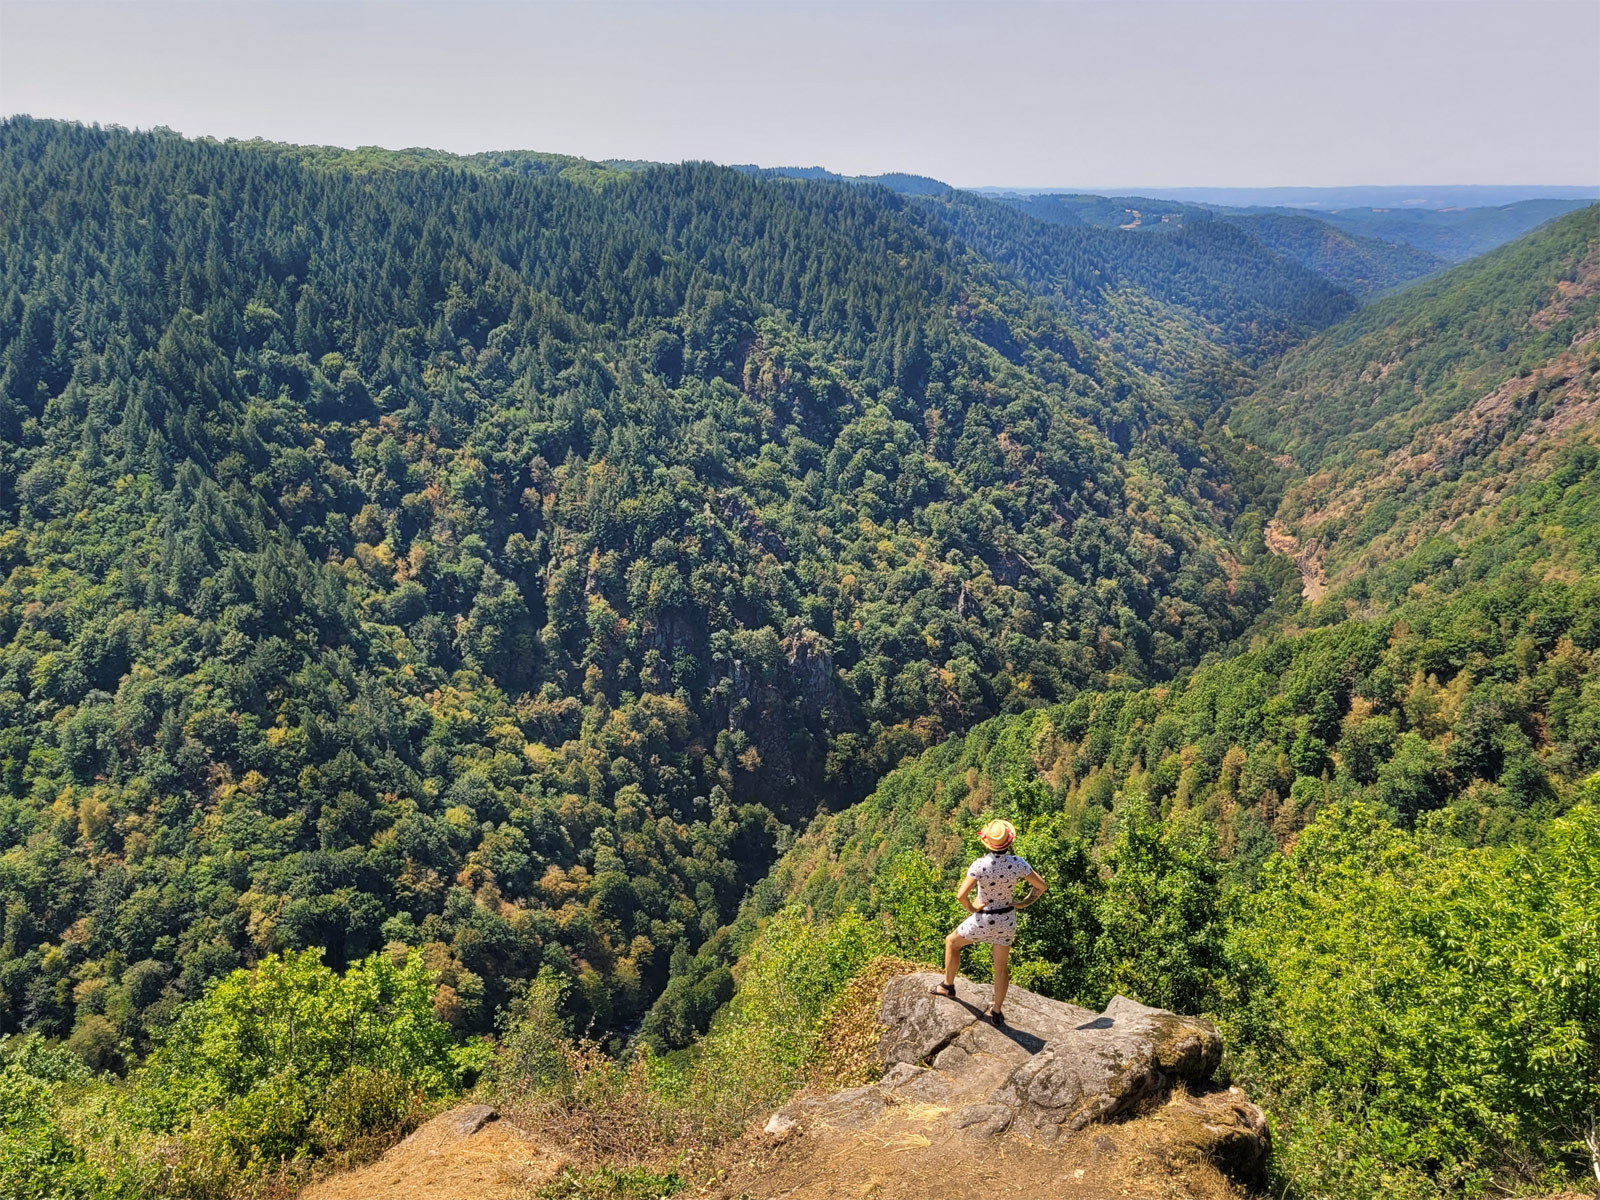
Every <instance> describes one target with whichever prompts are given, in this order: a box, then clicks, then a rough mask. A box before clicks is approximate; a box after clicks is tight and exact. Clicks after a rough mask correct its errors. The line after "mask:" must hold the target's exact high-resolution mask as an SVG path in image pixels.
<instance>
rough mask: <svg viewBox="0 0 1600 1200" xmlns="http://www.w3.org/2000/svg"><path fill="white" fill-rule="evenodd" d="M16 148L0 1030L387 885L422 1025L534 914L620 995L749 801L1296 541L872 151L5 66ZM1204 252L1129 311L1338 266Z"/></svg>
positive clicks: (1239, 342)
mask: <svg viewBox="0 0 1600 1200" xmlns="http://www.w3.org/2000/svg"><path fill="white" fill-rule="evenodd" d="M0 161H3V163H4V170H3V171H0V213H3V217H0V220H3V222H4V226H3V228H4V238H3V241H0V246H3V250H0V253H3V260H0V297H3V298H0V342H3V344H4V346H5V350H4V354H3V359H0V395H3V400H0V464H3V466H0V514H3V519H4V532H3V533H0V571H3V580H4V582H3V584H0V727H3V732H0V787H3V799H0V845H3V847H4V853H3V857H0V892H3V894H4V903H5V906H6V908H5V912H6V917H5V931H4V938H3V941H0V1028H4V1029H6V1030H17V1029H31V1030H38V1031H41V1032H44V1033H48V1034H51V1035H59V1036H67V1035H73V1036H80V1037H81V1038H83V1039H88V1040H94V1039H98V1040H99V1042H102V1043H105V1044H107V1045H112V1046H115V1045H119V1044H121V1040H122V1039H132V1041H131V1044H132V1045H133V1046H134V1047H135V1048H138V1047H142V1046H143V1045H144V1044H145V1039H146V1038H147V1037H148V1036H149V1035H150V1034H151V1033H152V1032H153V1031H154V1030H156V1029H158V1028H159V1027H160V1026H161V1025H162V1023H163V1022H164V1021H165V1020H166V1019H167V1016H168V1015H169V1014H170V1013H171V1011H172V1008H173V1006H174V1005H175V1004H178V1003H180V1002H181V1001H183V1000H186V999H192V998H194V997H197V996H198V995H199V994H200V991H201V989H202V986H203V984H204V983H205V981H206V980H207V979H209V978H213V977H215V976H217V975H218V974H219V973H222V972H225V971H227V970H229V969H231V968H233V967H235V966H238V965H240V964H244V963H249V962H251V961H253V960H254V959H255V958H257V957H258V956H260V955H262V954H265V953H267V952H268V951H271V950H274V949H279V948H283V949H297V948H300V947H312V946H316V947H324V948H325V949H326V950H327V954H328V960H329V961H330V962H331V963H332V964H334V965H336V966H337V965H342V964H343V963H345V962H347V961H353V960H355V959H357V958H359V957H360V956H361V955H363V954H365V953H367V952H368V951H370V950H373V949H376V948H378V947H381V946H382V945H384V944H385V943H388V942H396V941H398V942H405V943H409V944H412V945H416V946H420V947H421V948H422V949H423V952H424V954H425V957H426V959H427V962H428V965H429V966H430V968H432V969H433V970H435V971H437V972H439V975H440V978H441V980H442V982H443V987H444V989H445V990H444V991H443V992H441V1001H440V1004H441V1012H444V1013H446V1014H447V1016H448V1017H449V1019H450V1020H451V1021H452V1022H454V1023H455V1024H457V1025H458V1027H460V1028H463V1029H483V1028H486V1027H487V1026H488V1025H489V1023H490V1022H491V1020H492V1019H493V1014H494V1012H495V1009H496V1007H497V1006H498V1005H499V1004H500V1003H501V1002H502V1001H503V1000H504V998H505V996H506V994H507V993H506V987H507V986H508V981H510V980H514V979H518V978H522V977H525V976H526V975H528V974H529V973H530V972H532V971H533V970H535V969H537V968H538V967H539V966H540V965H541V964H548V965H551V966H553V967H554V968H556V969H558V970H559V971H561V972H563V973H565V974H566V975H568V976H569V977H570V978H571V979H572V981H573V982H574V985H575V986H574V989H573V992H572V996H573V1000H572V1003H573V1005H574V1006H575V1009H576V1011H578V1012H579V1013H580V1014H581V1017H582V1020H584V1021H593V1022H595V1028H597V1029H605V1028H610V1027H613V1026H614V1025H615V1024H617V1023H620V1022H622V1021H624V1020H626V1019H627V1016H628V1014H629V1013H631V1012H635V1011H637V1010H638V1009H640V1008H641V1007H642V1006H644V1005H646V1004H648V1003H649V1001H650V999H651V998H652V997H653V996H654V994H655V993H656V991H657V990H658V989H659V987H660V985H661V982H662V980H663V979H664V978H665V975H666V972H667V966H668V959H669V956H670V955H671V954H672V952H673V950H674V948H675V947H676V946H678V945H679V944H680V943H684V944H686V945H687V946H688V947H690V948H693V947H694V946H697V945H698V944H699V942H700V940H701V939H702V938H703V937H705V936H706V935H708V934H709V933H711V932H712V931H714V930H715V929H716V928H717V927H718V926H720V925H721V924H723V923H724V922H725V921H727V920H728V919H729V918H730V917H731V916H732V914H733V912H734V910H735V907H736V905H737V904H738V902H739V899H740V897H741V896H742V895H743V893H744V891H745V889H746V888H747V887H749V885H750V884H752V883H753V882H754V881H755V880H756V879H758V878H759V877H760V876H761V874H762V873H763V872H764V870H765V868H766V866H767V865H768V864H769V863H770V862H771V860H772V858H773V856H774V854H775V852H776V849H777V847H778V845H779V843H780V838H781V836H782V835H781V832H780V830H781V826H782V825H783V824H784V823H788V822H793V821H797V820H802V819H804V818H805V817H807V816H808V815H809V814H810V813H811V812H812V811H814V810H815V808H816V807H817V806H818V805H819V804H823V803H827V804H828V805H830V806H832V807H839V806H841V805H842V804H844V803H847V802H848V801H850V800H853V799H855V798H857V797H859V796H860V795H862V794H864V793H865V792H866V791H867V790H868V789H869V788H870V787H871V785H872V783H873V781H874V780H875V779H876V777H877V776H878V775H879V774H880V773H881V772H882V771H883V770H885V769H887V768H888V767H890V766H893V765H894V764H895V763H896V762H898V761H899V760H900V759H901V758H902V757H903V756H904V755H906V754H908V753H914V752H916V751H919V750H921V749H923V748H925V747H927V746H930V745H932V744H934V743H936V742H938V741H940V740H942V739H943V738H944V737H946V736H948V735H949V734H950V733H953V732H958V731H960V730H962V729H964V728H966V727H968V726H970V725H971V724H973V723H975V722H977V721H980V720H983V719H985V718H987V717H989V716H991V715H994V714H996V713H1000V712H1004V711H1009V710H1013V709H1017V708H1022V707H1026V706H1028V705H1031V704H1034V703H1038V702H1041V701H1050V700H1053V699H1060V698H1064V697H1067V696H1071V695H1073V694H1075V693H1076V692H1077V690H1079V689H1081V688H1085V687H1098V686H1104V685H1106V684H1107V683H1120V682H1134V681H1154V680H1158V679H1164V678H1167V677H1170V676H1172V675H1173V674H1174V673H1175V672H1178V671H1180V670H1182V669H1183V668H1184V667H1185V666H1186V665H1188V664H1190V663H1193V662H1194V661H1196V660H1197V659H1198V658H1199V657H1200V656H1202V655H1204V654H1206V653H1208V652H1211V651H1216V650H1220V649H1221V648H1222V647H1224V646H1226V645H1227V644H1228V643H1229V640H1230V639H1231V638H1233V637H1234V636H1235V635H1236V634H1238V633H1239V632H1240V631H1242V630H1243V629H1244V628H1246V627H1247V626H1248V625H1249V623H1250V622H1251V621H1252V620H1253V619H1254V618H1255V617H1256V616H1257V615H1258V614H1259V613H1260V612H1261V611H1262V610H1263V608H1264V606H1266V605H1267V604H1268V603H1270V602H1271V600H1272V598H1273V595H1274V594H1275V593H1276V592H1277V591H1278V590H1279V584H1280V583H1281V581H1282V578H1283V571H1282V570H1281V566H1280V565H1279V564H1277V563H1276V561H1275V560H1268V559H1265V558H1259V557H1252V561H1251V563H1244V562H1241V561H1240V560H1239V558H1238V557H1237V556H1236V555H1235V553H1234V552H1233V550H1232V549H1231V548H1230V546H1229V544H1228V542H1227V526H1228V523H1229V522H1230V521H1231V520H1232V517H1233V515H1234V509H1235V504H1236V502H1235V500H1234V499H1233V498H1232V496H1231V495H1230V493H1229V491H1228V489H1227V488H1226V487H1225V486H1223V485H1222V484H1221V482H1220V481H1219V472H1218V471H1217V470H1216V469H1215V468H1214V466H1213V464H1212V462H1211V452H1210V451H1209V450H1208V449H1207V446H1206V445H1205V444H1204V443H1203V441H1202V439H1201V437H1200V435H1199V433H1198V431H1197V430H1196V429H1195V427H1194V426H1193V424H1192V423H1190V422H1189V421H1187V419H1186V418H1184V417H1183V416H1182V415H1181V414H1179V413H1178V412H1177V411H1175V409H1174V408H1173V406H1172V404H1171V403H1170V402H1169V401H1168V399H1167V397H1166V394H1165V392H1164V390H1163V389H1162V387H1161V386H1160V385H1159V384H1158V383H1156V382H1154V381H1153V380H1152V379H1151V378H1150V377H1149V376H1147V375H1145V374H1144V373H1143V372H1141V371H1140V369H1139V368H1138V366H1137V364H1134V363H1130V362H1128V361H1127V360H1126V359H1125V358H1122V357H1119V356H1118V354H1117V353H1116V352H1115V350H1114V349H1111V350H1108V349H1107V348H1105V347H1103V346H1101V345H1100V344H1098V343H1097V342H1096V341H1095V340H1094V339H1093V338H1092V337H1090V336H1088V335H1087V334H1085V333H1084V332H1083V331H1081V330H1079V329H1076V328H1074V327H1073V326H1072V325H1071V324H1069V323H1068V318H1067V314H1066V309H1065V308H1063V307H1062V306H1060V305H1052V304H1051V303H1050V302H1048V301H1047V300H1046V299H1045V298H1043V297H1041V296H1040V295H1039V294H1038V292H1037V291H1035V290H1034V289H1033V287H1032V282H1031V280H1029V279H1019V278H1017V277H1016V276H1014V275H1013V274H1011V273H1010V269H1009V264H1006V263H1002V264H999V265H996V264H995V263H993V262H990V261H988V260H986V259H984V258H983V257H981V256H980V254H979V253H978V252H977V251H975V250H974V249H973V248H972V247H971V246H970V245H968V244H966V243H964V242H962V241H960V240H958V239H957V238H956V237H955V236H954V235H953V234H952V232H951V231H950V229H949V228H948V227H947V226H946V224H945V223H944V221H943V220H942V218H941V219H936V215H930V214H928V213H926V212H924V211H923V210H922V209H920V208H917V207H915V206H913V205H912V204H911V203H910V202H909V201H906V200H904V199H901V198H899V197H896V196H894V195H893V194H891V193H889V192H887V191H885V190H883V189H881V188H861V187H855V186H847V185H840V184H831V183H826V182H820V183H813V182H806V181H796V180H785V179H776V180H761V179H752V178H749V177H747V176H745V175H743V174H740V173H738V172H735V171H731V170H724V169H719V168H714V167H709V166H693V165H691V166H685V167H654V168H646V169H632V168H631V167H630V169H628V170H611V169H602V168H600V167H595V168H594V169H593V170H590V169H588V168H583V167H582V165H581V164H574V163H573V162H572V161H571V160H560V159H551V160H548V161H547V160H546V159H545V158H544V157H542V156H525V158H524V160H522V165H523V166H526V167H527V169H521V167H519V165H518V161H519V160H516V159H514V158H513V159H508V160H507V161H506V162H500V161H499V160H498V159H497V160H495V161H491V162H487V163H486V162H479V161H476V160H473V161H470V162H466V163H458V162H454V161H448V160H444V159H441V157H440V156H434V155H426V154H412V153H410V152H407V153H404V154H388V153H386V152H383V153H379V152H373V153H368V152H353V153H351V154H348V155H346V154H342V153H338V152H332V151H323V150H310V151H302V150H295V149H293V148H284V147H278V146H273V145H270V144H264V143H242V144H234V145H220V144H217V143H211V142H195V141H186V140H183V139H181V138H178V137H177V136H175V135H170V134H163V133H159V132H158V133H154V134H131V133H127V132H120V131H102V130H94V129H86V128H82V127H77V126H67V125H58V124H49V123H43V122H35V121H29V120H21V119H19V120H13V121H10V122H8V123H6V124H5V126H4V127H3V130H0ZM580 168H581V169H580ZM989 236H990V240H991V241H992V240H993V238H992V235H989ZM1097 236H1098V235H1097ZM1096 245H1097V246H1098V248H1099V249H1098V251H1097V252H1098V253H1099V254H1100V255H1101V258H1100V259H1099V260H1097V261H1099V262H1101V263H1103V264H1107V265H1108V266H1110V265H1115V262H1116V259H1115V255H1114V253H1113V252H1114V251H1116V250H1117V249H1118V247H1122V248H1124V249H1127V250H1128V253H1129V256H1130V257H1129V259H1128V266H1127V274H1128V277H1129V278H1133V277H1138V278H1144V275H1142V274H1141V272H1144V273H1148V272H1152V271H1154V272H1157V273H1159V270H1161V269H1164V268H1162V267H1161V263H1162V262H1172V261H1177V260H1174V259H1172V258H1170V257H1169V258H1167V259H1152V258H1149V257H1148V255H1149V254H1150V253H1151V252H1150V251H1148V250H1147V249H1146V247H1147V246H1148V245H1149V243H1147V242H1145V241H1143V240H1137V241H1136V240H1134V239H1132V238H1131V237H1127V236H1125V235H1123V236H1122V237H1121V240H1119V238H1118V236H1115V235H1113V236H1111V237H1109V238H1107V237H1101V238H1100V240H1099V241H1097V243H1096ZM1174 246H1175V250H1174V251H1173V253H1178V252H1181V253H1183V254H1187V253H1188V250H1187V249H1185V248H1184V245H1183V244H1180V243H1174ZM1194 261H1195V262H1196V263H1197V264H1199V265H1198V267H1197V272H1196V273H1194V274H1192V275H1191V276H1190V277H1188V278H1187V281H1186V282H1185V283H1184V285H1183V286H1184V287H1185V288H1186V289H1187V291H1185V293H1184V294H1183V296H1182V297H1180V299H1182V300H1183V301H1184V302H1185V304H1188V305H1190V306H1192V307H1183V306H1180V305H1169V306H1167V307H1166V308H1164V309H1162V310H1161V313H1162V316H1161V320H1162V321H1163V322H1164V323H1165V324H1166V326H1168V327H1170V328H1172V329H1174V330H1176V331H1178V332H1179V333H1181V334H1182V335H1183V336H1184V337H1186V338H1188V339H1189V340H1190V341H1191V342H1192V343H1194V344H1196V345H1199V346H1203V347H1208V348H1209V349H1208V350H1207V351H1206V352H1207V353H1209V354H1211V355H1213V356H1215V355H1220V354H1224V353H1225V351H1224V350H1222V349H1221V348H1220V347H1218V346H1217V345H1216V344H1215V343H1213V342H1211V341H1209V340H1208V339H1209V337H1210V336H1211V332H1212V331H1211V330H1210V329H1209V328H1207V327H1205V326H1204V325H1203V324H1202V323H1201V322H1199V321H1198V320H1196V319H1195V318H1194V317H1193V316H1192V314H1193V312H1196V311H1199V310H1202V309H1205V310H1211V309H1216V310H1219V311H1220V309H1222V308H1224V307H1226V305H1227V303H1230V301H1227V300H1225V299H1223V298H1222V297H1221V296H1220V295H1217V294H1213V292H1212V291H1208V289H1214V288H1215V287H1220V286H1222V285H1223V284H1224V283H1225V284H1226V285H1227V287H1229V288H1231V289H1234V290H1235V291H1237V290H1239V289H1244V291H1245V292H1247V293H1248V294H1249V295H1251V296H1252V297H1254V299H1253V300H1251V303H1252V304H1254V305H1255V308H1254V309H1253V312H1254V313H1255V317H1256V318H1257V319H1259V321H1260V323H1261V324H1262V325H1263V326H1270V327H1275V328H1281V329H1284V330H1288V329H1296V330H1299V329H1307V328H1309V327H1310V326H1312V325H1314V324H1315V323H1316V322H1317V321H1318V320H1323V319H1326V318H1327V317H1329V316H1332V315H1336V314H1337V313H1338V312H1341V311H1343V310H1344V309H1345V308H1347V307H1348V299H1347V298H1345V297H1344V296H1343V294H1342V293H1337V292H1334V291H1332V290H1330V289H1329V288H1328V287H1327V286H1326V285H1325V284H1322V283H1321V281H1318V280H1314V279H1309V277H1305V276H1302V275H1298V274H1295V273H1293V272H1290V273H1287V274H1284V275H1283V276H1282V277H1281V278H1278V279H1276V280H1274V281H1269V282H1270V286H1268V287H1266V288H1262V287H1261V286H1259V285H1258V284H1257V283H1255V282H1252V281H1251V280H1250V279H1249V278H1247V276H1248V273H1249V272H1248V270H1247V269H1246V264H1245V262H1244V260H1238V259H1226V258H1225V259H1223V260H1216V259H1214V258H1209V257H1207V256H1205V255H1204V254H1202V255H1200V256H1199V257H1198V258H1197V259H1195V260H1194ZM1215 261H1223V262H1225V263H1232V264H1233V266H1234V267H1236V268H1237V269H1238V271H1239V272H1241V274H1238V275H1236V276H1230V277H1228V278H1226V279H1223V280H1220V281H1219V280H1217V279H1215V278H1214V277H1212V276H1208V275H1206V274H1205V271H1204V270H1203V269H1201V268H1204V266H1205V264H1207V263H1211V262H1215ZM1121 278H1122V276H1121V275H1117V274H1110V275H1107V276H1105V277H1098V276H1095V275H1094V274H1092V273H1088V274H1084V275H1083V276H1082V277H1081V278H1079V279H1078V281H1077V284H1076V285H1075V286H1076V292H1075V304H1076V305H1077V307H1078V308H1079V309H1081V310H1091V309H1094V308H1095V307H1096V306H1097V305H1099V306H1103V307H1104V308H1105V310H1106V311H1113V310H1118V308H1119V306H1121V305H1124V302H1125V299H1126V297H1125V294H1124V293H1123V292H1121V291H1119V288H1121V287H1123V286H1124V285H1123V284H1122V283H1120V282H1119V281H1120V279H1121ZM1302 284H1304V285H1306V286H1307V287H1308V288H1309V293H1310V298H1309V299H1305V298H1302V297H1301V296H1300V294H1299V293H1298V292H1297V290H1296V289H1297V288H1298V287H1299V286H1301V285H1302ZM1126 286H1127V287H1130V288H1131V287H1135V286H1136V285H1135V284H1128V285H1126ZM1230 294H1232V293H1231V292H1230ZM1277 303H1281V304H1283V305H1285V306H1286V312H1285V313H1284V314H1283V315H1280V316H1275V315H1274V311H1275V310H1274V309H1273V308H1272V305H1273V304H1277ZM1128 311H1132V310H1128ZM1141 319H1142V318H1141ZM1117 320H1118V321H1121V322H1122V323H1123V324H1124V325H1126V324H1127V318H1126V317H1125V316H1118V317H1117ZM1246 338H1247V331H1246V329H1245V328H1244V327H1243V326H1237V327H1235V328H1234V330H1233V331H1232V332H1231V333H1229V334H1228V336H1227V339H1226V340H1227V342H1228V344H1229V345H1230V346H1233V347H1235V348H1238V349H1241V350H1242V351H1244V352H1248V353H1255V351H1254V350H1252V349H1251V347H1250V345H1249V344H1247V341H1246ZM1250 536H1251V537H1253V536H1254V534H1253V533H1252V534H1250ZM1247 540H1248V539H1247Z"/></svg>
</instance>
